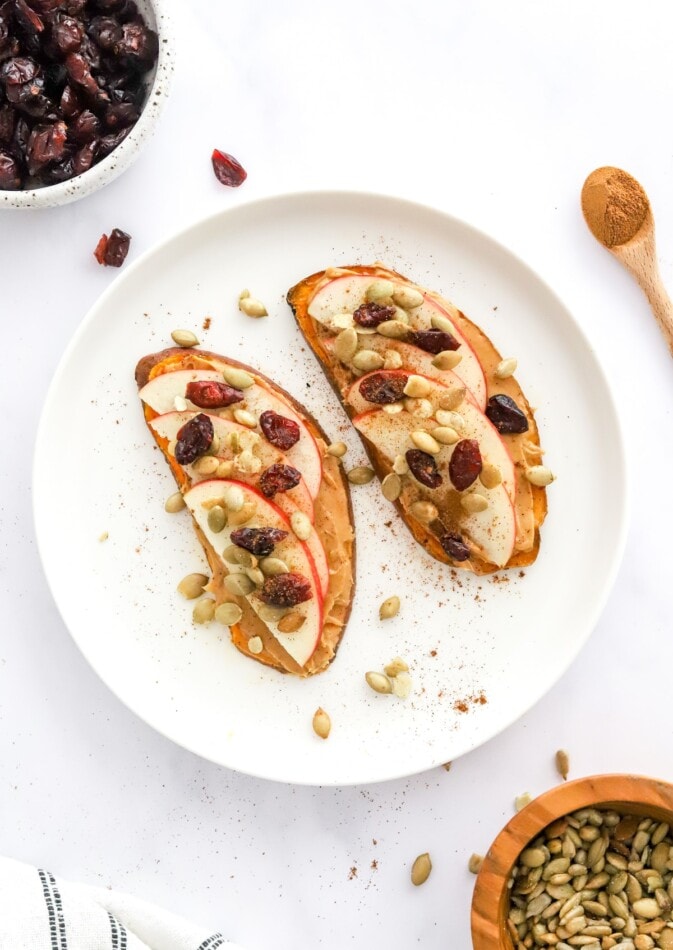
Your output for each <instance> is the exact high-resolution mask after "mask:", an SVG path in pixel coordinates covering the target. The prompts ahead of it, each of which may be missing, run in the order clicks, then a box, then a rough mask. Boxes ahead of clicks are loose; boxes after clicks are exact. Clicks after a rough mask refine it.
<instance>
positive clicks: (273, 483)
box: [259, 462, 301, 498]
mask: <svg viewBox="0 0 673 950" xmlns="http://www.w3.org/2000/svg"><path fill="white" fill-rule="evenodd" d="M300 481H301V472H298V471H297V469H296V468H292V466H291V465H283V463H282V462H276V464H275V465H270V466H269V468H267V469H266V470H265V471H263V472H262V474H261V475H260V478H259V487H260V488H261V489H262V491H263V492H264V494H265V495H266V497H267V498H273V496H274V495H275V494H276V493H277V492H285V491H289V490H290V489H291V488H294V487H295V486H296V485H298V484H299V482H300Z"/></svg>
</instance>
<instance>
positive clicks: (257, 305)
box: [238, 290, 269, 317]
mask: <svg viewBox="0 0 673 950" xmlns="http://www.w3.org/2000/svg"><path fill="white" fill-rule="evenodd" d="M238 309H239V310H240V311H242V312H243V313H244V314H245V315H246V317H268V316H269V312H268V310H267V309H266V307H265V306H264V304H263V303H262V301H261V300H258V299H257V298H256V297H251V296H250V291H249V290H242V291H241V293H240V294H239V297H238Z"/></svg>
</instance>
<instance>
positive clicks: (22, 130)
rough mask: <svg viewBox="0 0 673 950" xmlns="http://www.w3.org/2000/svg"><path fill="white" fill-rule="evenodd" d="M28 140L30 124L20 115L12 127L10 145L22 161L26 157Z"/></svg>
mask: <svg viewBox="0 0 673 950" xmlns="http://www.w3.org/2000/svg"><path fill="white" fill-rule="evenodd" d="M29 141H30V126H29V125H28V123H27V122H26V120H25V119H24V118H23V117H21V118H20V119H19V120H18V122H17V123H16V126H15V128H14V135H13V136H12V146H13V151H14V154H15V156H16V157H17V158H19V159H21V160H22V161H23V160H25V159H26V157H27V155H28V142H29Z"/></svg>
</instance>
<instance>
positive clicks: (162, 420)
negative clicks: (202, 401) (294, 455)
mask: <svg viewBox="0 0 673 950" xmlns="http://www.w3.org/2000/svg"><path fill="white" fill-rule="evenodd" d="M199 413H203V414H204V415H207V416H208V418H209V419H210V421H211V422H212V424H213V431H214V433H215V435H216V436H217V437H218V439H219V441H220V447H219V449H218V450H217V458H221V459H233V458H235V456H234V453H233V452H232V451H231V449H230V448H229V446H228V443H227V441H226V440H227V436H229V435H230V434H231V433H232V432H238V433H240V435H241V436H242V437H245V435H247V434H249V433H250V429H248V428H246V427H245V426H242V425H239V424H238V423H237V422H232V421H231V420H230V419H222V418H221V417H220V416H213V415H210V414H209V413H207V412H204V410H202V409H200V410H199ZM195 415H197V412H193V411H192V410H187V411H186V412H166V413H164V414H163V415H162V416H156V417H155V418H154V419H151V420H150V422H149V427H150V429H152V431H153V432H155V433H156V434H157V435H159V436H161V437H163V438H164V439H168V441H169V442H171V441H173V440H174V439H177V436H178V432H179V431H180V429H181V428H182V427H183V426H184V425H185V424H186V423H187V422H189V420H190V419H193V418H194V416H195ZM255 454H256V455H257V457H258V458H259V460H260V461H261V463H262V468H261V470H260V471H259V472H258V473H257V474H247V473H243V472H236V478H238V479H240V481H242V482H245V483H246V484H249V485H254V486H257V485H258V483H259V476H260V474H261V472H263V471H264V469H266V468H269V466H270V465H275V464H276V463H277V462H280V463H281V464H282V463H284V462H285V456H284V453H283V452H281V451H280V449H277V448H275V447H274V446H273V445H271V443H270V442H267V441H266V439H265V438H264V436H261V437H260V440H259V442H258V443H257V451H256V453H255ZM184 469H185V471H186V472H187V474H188V475H189V477H190V479H191V480H192V482H197V481H201V480H203V479H204V478H208V477H211V478H212V476H207V475H199V473H198V472H196V471H195V470H194V466H193V465H185V466H184ZM290 496H291V497H290ZM274 501H275V503H276V504H277V505H278V507H279V508H282V509H283V510H287V509H289V513H290V514H292V512H293V511H295V510H296V509H297V508H299V509H300V510H301V511H303V512H304V513H305V514H307V515H308V517H309V518H310V519H311V523H313V518H314V510H313V499H312V498H311V493H310V492H309V490H308V487H307V485H306V482H305V481H304V477H303V475H302V479H301V481H300V482H299V484H298V485H295V487H294V488H291V489H290V490H289V491H288V492H278V494H276V495H274Z"/></svg>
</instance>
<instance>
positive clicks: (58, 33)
mask: <svg viewBox="0 0 673 950" xmlns="http://www.w3.org/2000/svg"><path fill="white" fill-rule="evenodd" d="M82 38H83V32H82V24H81V23H79V22H78V21H77V20H74V19H73V18H72V17H69V16H62V17H58V19H57V20H55V22H54V25H53V26H52V28H51V42H52V45H53V47H54V48H55V49H56V50H57V51H58V52H59V53H60V54H61V56H67V54H68V53H74V52H76V51H77V50H78V49H79V48H80V46H81V45H82Z"/></svg>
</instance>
